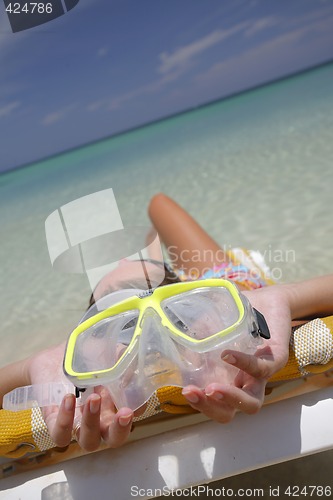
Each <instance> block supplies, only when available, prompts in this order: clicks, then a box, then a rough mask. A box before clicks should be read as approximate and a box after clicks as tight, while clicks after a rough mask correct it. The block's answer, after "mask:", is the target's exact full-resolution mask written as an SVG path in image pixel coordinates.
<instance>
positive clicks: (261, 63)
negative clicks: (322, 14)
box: [195, 19, 331, 86]
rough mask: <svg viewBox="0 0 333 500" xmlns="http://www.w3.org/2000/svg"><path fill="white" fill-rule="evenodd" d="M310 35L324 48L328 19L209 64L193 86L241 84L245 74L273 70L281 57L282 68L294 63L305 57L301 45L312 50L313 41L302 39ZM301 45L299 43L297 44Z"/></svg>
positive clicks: (327, 35) (329, 29)
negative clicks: (217, 82) (233, 82)
mask: <svg viewBox="0 0 333 500" xmlns="http://www.w3.org/2000/svg"><path fill="white" fill-rule="evenodd" d="M310 32H314V33H316V34H317V37H316V44H317V46H318V47H319V46H320V45H321V44H324V45H327V42H328V40H327V37H330V33H331V19H326V20H325V21H318V22H317V23H314V24H312V25H306V26H303V27H301V28H299V29H296V30H294V31H291V32H288V33H285V34H283V35H279V36H276V37H275V38H273V39H271V40H268V41H267V42H266V43H260V44H258V45H257V46H255V47H252V48H251V49H249V50H246V51H244V52H243V53H241V54H239V55H237V56H234V57H230V58H228V59H224V60H223V61H220V62H218V63H216V64H213V65H212V66H211V67H210V68H209V69H208V70H206V71H205V72H204V73H202V74H199V75H197V76H196V78H195V82H196V83H197V84H199V85H201V86H203V85H208V84H211V83H212V82H214V81H220V82H224V84H226V83H227V82H231V81H236V80H237V79H238V80H239V81H240V82H241V81H242V78H244V75H246V74H247V73H251V74H252V75H253V74H255V72H256V71H258V74H259V72H261V75H263V68H265V69H266V70H267V68H269V67H270V68H274V67H276V65H277V62H278V61H280V60H281V56H282V57H283V64H284V66H286V62H287V60H288V59H289V60H290V61H292V60H297V58H298V57H301V56H302V54H304V53H306V47H305V45H304V43H306V44H308V45H309V49H310V48H313V40H312V39H310V38H309V39H306V36H307V35H308V34H309V33H310ZM301 41H302V43H300V42H301ZM286 54H287V55H288V56H286ZM317 59H318V56H317ZM267 74H269V73H267ZM281 76H282V75H281Z"/></svg>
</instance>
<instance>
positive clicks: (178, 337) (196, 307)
mask: <svg viewBox="0 0 333 500" xmlns="http://www.w3.org/2000/svg"><path fill="white" fill-rule="evenodd" d="M263 322H264V319H263V317H261V318H260V319H258V314H257V312H256V311H255V310H253V308H252V307H251V305H250V303H249V301H248V300H247V299H246V298H245V296H243V295H241V294H240V293H239V292H238V289H237V287H236V285H234V284H233V283H232V282H230V281H227V280H217V279H210V280H201V281H194V282H188V283H174V284H171V285H166V286H163V287H159V288H155V289H154V290H150V291H140V290H122V291H118V292H114V293H112V294H110V295H108V296H106V297H103V298H102V299H100V300H99V301H98V302H97V303H96V304H95V305H93V306H92V307H91V308H90V309H89V310H88V311H87V313H86V315H85V316H84V317H83V318H82V321H81V322H80V324H79V326H78V327H77V328H76V329H75V330H74V331H73V332H72V334H71V335H70V337H69V340H68V344H67V348H66V353H65V358H64V372H65V374H66V375H67V377H68V378H69V379H70V380H71V381H72V382H73V384H74V385H75V386H76V387H77V388H80V389H85V388H88V387H94V386H97V385H104V386H106V387H108V389H109V391H110V393H111V396H112V399H113V401H114V402H115V404H116V406H117V407H118V408H120V407H123V406H126V407H129V408H131V409H132V410H135V409H137V408H139V407H140V406H142V405H143V404H144V403H145V402H146V401H147V400H148V399H149V397H150V396H151V395H152V394H153V393H154V392H155V391H156V390H157V389H159V388H161V387H164V386H179V387H185V386H186V385H189V384H194V385H197V386H198V387H205V386H206V385H207V384H209V383H210V382H216V381H221V380H223V381H224V382H226V383H227V382H229V381H231V379H232V377H233V376H234V373H231V370H232V368H233V367H230V365H228V364H226V363H223V362H222V361H221V352H222V351H223V350H225V349H237V350H242V351H245V352H251V353H253V352H254V351H255V350H256V348H257V346H258V343H260V333H261V332H262V330H265V332H264V333H263V334H264V335H266V337H267V333H268V328H267V325H264V327H263V326H262V324H263ZM259 323H262V324H259Z"/></svg>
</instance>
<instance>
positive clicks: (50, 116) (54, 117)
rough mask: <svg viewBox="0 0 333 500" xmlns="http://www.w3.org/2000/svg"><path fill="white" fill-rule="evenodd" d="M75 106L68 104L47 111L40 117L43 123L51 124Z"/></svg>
mask: <svg viewBox="0 0 333 500" xmlns="http://www.w3.org/2000/svg"><path fill="white" fill-rule="evenodd" d="M75 107H76V104H70V105H69V106H65V107H64V108H62V109H59V110H57V111H54V112H53V113H49V114H47V115H46V116H44V118H43V119H42V124H43V125H53V124H54V123H56V122H58V121H60V120H63V119H64V118H66V116H67V115H68V113H69V112H71V111H72V110H73V109H74V108H75Z"/></svg>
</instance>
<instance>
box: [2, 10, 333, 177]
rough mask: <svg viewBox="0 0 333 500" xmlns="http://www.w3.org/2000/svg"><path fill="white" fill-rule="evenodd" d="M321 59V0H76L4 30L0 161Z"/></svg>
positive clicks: (330, 25) (96, 134)
mask: <svg viewBox="0 0 333 500" xmlns="http://www.w3.org/2000/svg"><path fill="white" fill-rule="evenodd" d="M329 60H333V0H80V1H79V3H78V4H77V5H76V7H74V8H73V9H72V10H70V11H69V12H67V13H66V14H65V15H63V16H60V17H58V18H57V19H54V20H52V21H50V22H48V23H45V24H43V25H40V26H37V27H34V28H31V29H27V30H24V31H21V32H16V33H13V32H12V31H11V27H10V24H9V20H8V17H7V15H6V12H5V6H4V2H3V0H0V160H1V161H0V172H1V171H6V170H8V169H11V168H15V167H18V166H22V165H24V164H27V163H30V162H34V161H36V160H39V159H42V158H45V157H47V156H50V155H53V154H57V153H59V152H62V151H65V150H68V149H70V148H73V147H77V146H81V145H83V144H86V143H88V142H92V141H95V140H98V139H101V138H103V137H107V136H110V135H112V134H115V133H119V132H122V131H124V130H127V129H129V128H133V127H136V126H139V125H142V124H145V123H148V122H151V121H153V120H156V119H160V118H163V117H166V116H169V115H172V114H174V113H177V112H180V111H183V110H187V109H190V108H192V107H195V106H198V105H201V104H204V103H207V102H209V101H212V100H215V99H218V98H222V97H225V96H228V95H231V94H233V93H236V92H239V91H242V90H245V89H247V88H251V87H253V86H255V85H259V84H262V83H264V82H268V81H271V80H274V79H276V78H281V77H284V76H286V75H289V74H291V73H294V72H297V71H300V70H304V69H307V68H310V67H312V66H315V65H317V64H321V63H323V62H327V61H329Z"/></svg>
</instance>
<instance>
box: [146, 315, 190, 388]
mask: <svg viewBox="0 0 333 500" xmlns="http://www.w3.org/2000/svg"><path fill="white" fill-rule="evenodd" d="M181 366H182V360H181V356H180V353H179V351H178V349H177V346H176V344H175V342H174V341H173V339H172V338H171V336H170V335H169V333H168V329H167V328H166V327H164V326H163V325H162V324H161V320H160V317H159V316H158V314H157V313H156V312H155V311H154V310H153V309H147V311H146V312H145V314H144V316H143V318H142V333H141V336H140V344H139V364H138V368H139V374H140V378H141V381H140V384H146V386H150V387H151V390H152V392H153V391H155V390H156V389H158V388H160V387H163V386H165V385H178V386H181V385H182V373H181V369H180V367H181Z"/></svg>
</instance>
